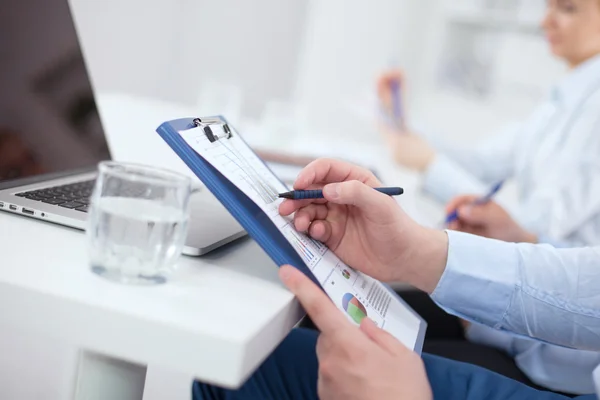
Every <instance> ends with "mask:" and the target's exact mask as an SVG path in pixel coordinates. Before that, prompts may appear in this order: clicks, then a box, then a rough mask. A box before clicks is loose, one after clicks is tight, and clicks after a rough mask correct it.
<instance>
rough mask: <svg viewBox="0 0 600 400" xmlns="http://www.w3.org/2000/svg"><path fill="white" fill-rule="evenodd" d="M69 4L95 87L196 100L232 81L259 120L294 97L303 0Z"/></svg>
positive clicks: (92, 0) (80, 0)
mask: <svg viewBox="0 0 600 400" xmlns="http://www.w3.org/2000/svg"><path fill="white" fill-rule="evenodd" d="M70 1H71V4H72V6H73V9H74V11H75V17H76V20H77V26H78V28H79V32H80V35H81V40H82V41H83V44H84V47H85V54H86V56H87V58H88V60H89V65H90V69H91V72H92V76H93V79H94V82H95V85H96V88H97V89H98V90H101V91H115V90H116V91H124V92H126V93H132V94H136V95H143V96H150V97H155V98H159V99H162V100H170V101H176V102H179V103H188V104H195V102H196V100H197V97H198V93H199V91H200V90H201V89H202V84H203V83H205V82H210V81H215V82H218V83H226V84H233V85H236V86H238V87H239V88H240V89H241V90H242V92H243V100H244V104H245V107H244V110H243V111H244V114H246V115H248V116H254V117H256V116H258V115H259V114H260V112H261V111H262V107H263V105H264V103H265V102H266V101H267V100H268V99H271V98H287V97H289V96H290V94H291V89H292V85H293V82H294V79H295V75H296V65H297V58H298V53H299V51H298V50H299V46H300V38H301V33H302V31H303V29H304V23H305V14H306V6H307V4H306V1H305V0H253V1H240V0H219V1H211V0H153V1H151V2H148V1H145V0H125V1H117V0H108V1H96V0H70Z"/></svg>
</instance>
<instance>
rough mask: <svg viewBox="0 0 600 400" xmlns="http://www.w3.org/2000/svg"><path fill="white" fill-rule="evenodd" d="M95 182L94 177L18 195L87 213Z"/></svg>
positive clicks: (18, 194)
mask: <svg viewBox="0 0 600 400" xmlns="http://www.w3.org/2000/svg"><path fill="white" fill-rule="evenodd" d="M94 183H95V181H94V180H93V179H92V180H90V181H84V182H77V183H71V184H68V185H62V186H55V187H51V188H47V189H40V190H32V191H30V192H23V193H17V194H16V196H19V197H25V198H27V199H29V200H35V201H41V202H43V203H47V204H52V205H57V206H59V207H64V208H70V209H73V210H77V211H81V212H84V213H87V212H88V208H89V204H90V196H91V195H92V191H93V190H94Z"/></svg>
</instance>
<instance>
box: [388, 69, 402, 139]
mask: <svg viewBox="0 0 600 400" xmlns="http://www.w3.org/2000/svg"><path fill="white" fill-rule="evenodd" d="M390 89H391V92H392V108H393V112H394V124H395V125H396V127H397V128H400V129H402V128H403V125H404V124H403V123H402V96H401V92H400V82H398V81H396V80H393V81H392V82H391V83H390Z"/></svg>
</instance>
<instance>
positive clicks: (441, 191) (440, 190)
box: [423, 126, 521, 202]
mask: <svg viewBox="0 0 600 400" xmlns="http://www.w3.org/2000/svg"><path fill="white" fill-rule="evenodd" d="M520 130H521V128H520V126H513V127H511V128H510V129H506V130H504V131H503V132H502V133H500V134H498V135H495V136H494V137H492V138H491V139H488V140H486V141H485V142H483V143H482V144H481V145H479V146H476V147H475V148H472V149H471V148H469V149H465V148H460V147H456V146H452V145H449V144H447V143H445V142H444V141H442V140H439V139H438V140H434V139H431V141H432V145H433V146H434V147H435V149H436V151H437V154H436V157H435V159H434V160H433V162H432V163H431V165H430V166H429V167H428V168H427V170H426V171H425V173H424V176H423V188H424V189H425V191H427V192H429V193H431V194H432V195H433V196H435V197H437V198H438V200H440V201H442V202H447V201H449V200H451V199H452V198H453V197H455V196H458V195H462V194H479V195H481V194H484V193H486V192H487V191H488V190H489V188H490V186H491V185H494V184H496V183H498V182H500V181H502V180H504V179H506V178H508V177H510V176H511V175H512V174H513V171H514V152H515V140H516V138H517V135H518V133H519V132H520Z"/></svg>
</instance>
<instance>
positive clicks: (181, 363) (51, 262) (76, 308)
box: [0, 96, 443, 400]
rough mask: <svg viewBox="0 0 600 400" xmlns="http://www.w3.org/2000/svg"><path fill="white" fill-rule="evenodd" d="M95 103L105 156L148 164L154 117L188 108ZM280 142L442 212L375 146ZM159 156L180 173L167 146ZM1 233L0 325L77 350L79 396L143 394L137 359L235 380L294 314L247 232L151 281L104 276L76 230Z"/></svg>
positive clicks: (39, 225) (12, 221)
mask: <svg viewBox="0 0 600 400" xmlns="http://www.w3.org/2000/svg"><path fill="white" fill-rule="evenodd" d="M100 106H101V109H102V110H103V114H104V124H105V127H106V129H107V130H108V135H109V140H110V142H111V146H112V147H113V149H116V150H117V151H116V152H114V153H115V154H113V156H115V157H116V158H117V159H120V160H129V161H137V162H146V163H148V162H149V163H153V164H156V163H157V158H156V156H155V154H157V153H158V154H163V152H164V151H165V150H166V151H170V149H168V147H166V145H165V144H164V143H162V142H161V140H160V138H158V136H157V134H156V133H155V132H154V129H155V128H156V126H157V125H158V123H160V122H162V121H164V120H166V119H168V118H176V117H181V116H184V115H186V114H189V115H194V114H193V113H192V112H191V111H190V110H185V108H183V107H181V106H176V105H169V104H165V103H161V102H155V101H144V100H143V99H135V98H130V97H128V96H106V97H104V96H101V97H100ZM140 140H143V141H144V146H143V147H142V146H138V145H137V144H138V143H139V141H140ZM250 142H252V140H250ZM315 143H317V144H318V146H315V145H314V144H315ZM251 144H252V143H251ZM316 147H318V149H317V148H316ZM290 148H291V149H294V150H296V152H298V153H300V154H307V153H308V154H314V155H325V154H326V155H331V156H343V157H346V158H349V159H357V160H360V161H363V160H372V161H373V162H371V161H369V162H368V164H370V165H371V166H373V167H375V168H376V169H377V172H378V173H379V175H380V178H381V179H382V180H383V181H384V183H385V184H389V185H394V186H396V185H398V186H403V187H404V188H405V190H406V193H405V195H403V196H400V197H399V198H398V202H399V203H400V204H401V205H402V206H403V207H404V209H405V210H406V211H407V212H408V213H409V214H410V215H411V216H413V218H415V219H416V220H417V221H419V222H421V223H423V224H426V225H435V224H436V221H441V218H442V217H443V215H442V211H441V209H440V207H439V205H437V204H435V203H433V202H432V201H431V200H428V199H427V198H425V197H424V196H422V195H421V193H420V191H419V188H418V177H417V176H416V175H415V174H410V173H408V172H406V171H402V170H401V169H399V168H397V167H396V166H394V164H393V163H392V162H391V161H390V159H389V156H388V154H387V151H386V149H384V148H383V147H381V146H377V145H376V144H375V145H374V146H367V147H365V146H364V145H362V144H361V145H358V146H356V145H355V146H354V147H353V146H352V145H347V144H346V145H342V144H340V142H339V140H333V141H329V142H328V141H327V140H324V138H322V137H320V138H312V139H310V138H308V137H303V138H296V140H294V141H293V143H292V144H291V145H288V146H287V149H290ZM132 149H134V150H136V151H137V153H136V152H135V151H133V152H132ZM160 164H161V165H162V166H164V167H169V168H172V169H176V170H180V171H182V172H184V171H185V166H184V165H183V164H182V162H181V161H180V160H178V159H177V158H176V157H175V156H174V155H173V154H170V153H169V154H166V155H165V158H163V159H161V160H160ZM0 239H1V240H0V253H1V254H2V256H1V257H2V258H1V259H0V260H1V263H2V264H1V265H0V304H3V305H5V306H3V307H2V308H1V311H0V322H2V323H4V324H10V325H14V326H15V327H18V328H19V329H20V330H23V331H31V332H40V333H42V334H44V335H49V336H52V337H57V338H61V340H65V341H68V342H70V343H73V344H74V345H76V346H77V347H78V348H80V349H81V350H83V353H82V354H83V355H82V357H81V359H80V362H79V371H78V382H77V390H76V392H75V398H77V399H83V398H85V399H86V400H94V399H98V400H100V399H111V400H121V399H123V400H125V399H141V398H142V393H143V388H144V381H145V372H146V366H147V365H158V366H160V367H161V368H165V369H169V370H172V371H177V372H181V373H182V374H184V375H187V376H194V377H196V378H198V379H202V380H204V381H207V382H213V383H216V384H219V385H222V386H226V387H235V386H238V385H240V384H241V383H242V382H243V381H244V380H245V378H246V377H248V376H249V375H250V374H251V373H252V372H253V371H254V370H255V369H256V368H257V367H258V366H259V365H260V363H261V362H262V360H263V359H264V358H266V357H267V356H268V354H270V352H271V351H272V350H273V349H274V348H275V347H276V346H277V345H278V344H279V342H280V341H281V340H282V339H283V338H284V337H285V336H286V335H287V334H288V332H289V331H290V330H291V328H292V327H293V326H294V325H295V324H296V323H297V322H298V320H299V318H300V316H301V310H300V308H299V306H298V304H297V302H296V301H295V300H294V298H293V296H292V295H291V294H290V293H289V292H288V291H287V290H286V289H285V288H283V286H282V285H281V284H280V283H279V280H278V278H277V268H276V266H275V265H274V263H273V262H272V261H271V260H270V259H269V258H268V257H267V256H266V254H265V253H264V252H263V251H262V250H261V249H260V248H259V247H258V246H257V245H256V244H255V243H254V242H253V241H251V240H248V239H246V240H243V241H241V242H237V243H234V244H233V245H231V246H228V247H226V248H224V249H221V250H218V251H217V252H215V253H212V254H209V255H207V256H205V257H202V258H187V257H184V258H182V260H181V262H180V266H179V270H178V271H177V272H176V274H175V275H174V276H173V280H172V281H171V282H169V283H168V284H166V285H163V286H157V287H132V286H125V285H118V284H113V283H110V282H107V281H105V280H103V279H101V278H99V277H97V276H95V275H94V274H92V273H91V272H89V269H88V263H87V254H86V242H85V236H84V235H83V233H82V232H79V231H75V230H72V229H69V228H63V227H59V226H56V225H49V224H46V223H43V222H38V221H33V220H29V219H26V218H22V217H19V216H13V215H9V214H6V213H0ZM6 305H9V306H6ZM98 354H103V355H104V356H98Z"/></svg>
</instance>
